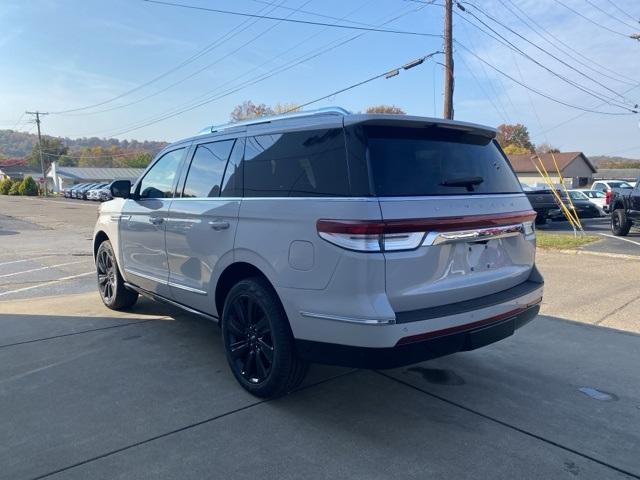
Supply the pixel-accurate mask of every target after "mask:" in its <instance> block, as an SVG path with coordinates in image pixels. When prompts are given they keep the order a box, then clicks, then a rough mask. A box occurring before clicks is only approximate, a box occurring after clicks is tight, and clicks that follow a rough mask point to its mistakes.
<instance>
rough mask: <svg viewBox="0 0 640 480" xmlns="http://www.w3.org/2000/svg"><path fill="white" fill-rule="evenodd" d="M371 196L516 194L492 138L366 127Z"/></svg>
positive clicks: (511, 175) (517, 187)
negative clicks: (372, 191) (371, 185)
mask: <svg viewBox="0 0 640 480" xmlns="http://www.w3.org/2000/svg"><path fill="white" fill-rule="evenodd" d="M365 131H366V135H367V145H368V151H369V162H370V166H371V175H372V179H373V186H374V189H375V194H376V195H378V196H381V197H387V196H420V195H474V194H475V195H477V194H488V193H519V192H521V191H522V189H521V186H520V184H519V182H518V179H517V178H516V176H515V174H514V173H513V171H512V170H511V167H510V165H509V164H508V162H507V160H506V159H505V157H504V156H503V155H502V154H501V152H500V150H499V149H498V147H497V145H496V144H495V143H494V141H493V140H492V139H489V138H486V137H482V136H479V135H472V134H469V133H466V132H460V131H455V130H451V129H443V128H430V129H414V128H397V127H365Z"/></svg>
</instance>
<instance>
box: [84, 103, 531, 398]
mask: <svg viewBox="0 0 640 480" xmlns="http://www.w3.org/2000/svg"><path fill="white" fill-rule="evenodd" d="M495 135H496V132H495V130H494V129H492V128H489V127H484V126H480V125H474V124H469V123H463V122H455V121H448V120H436V119H432V118H422V117H411V116H405V115H383V114H363V115H354V114H348V113H346V112H345V111H344V110H341V109H340V110H330V111H322V112H316V113H309V112H306V113H299V114H294V115H286V116H280V117H273V118H260V119H257V120H253V121H248V122H243V123H240V124H233V125H229V126H223V127H213V128H210V129H207V130H206V132H205V133H203V134H201V135H198V136H195V137H193V138H189V139H186V140H183V141H179V142H177V143H174V144H172V145H170V146H168V147H166V148H165V149H164V150H163V151H162V152H161V153H160V154H159V155H158V156H157V157H156V158H155V160H154V161H153V162H152V163H151V164H150V166H149V167H148V168H147V169H146V171H145V173H144V174H143V175H142V176H141V178H140V179H139V180H138V181H137V182H136V183H135V184H134V185H133V186H132V185H131V183H130V182H129V181H126V180H121V181H117V182H114V183H112V184H111V192H112V194H113V196H114V197H115V198H114V200H113V201H111V202H106V203H103V204H102V205H101V206H100V209H99V218H98V220H97V223H96V228H95V234H94V255H95V260H96V269H97V282H98V289H99V292H100V296H101V298H102V301H103V302H104V304H105V305H106V306H107V307H109V308H112V309H126V308H128V307H131V306H132V305H133V304H134V303H135V302H136V300H137V298H138V294H143V295H147V296H150V297H152V298H155V299H158V300H161V301H164V302H168V303H170V304H172V305H175V306H177V307H180V308H183V309H184V310H186V311H188V312H190V313H192V314H198V315H201V316H203V317H206V318H209V319H212V320H215V321H218V322H219V323H220V325H221V327H222V343H223V346H224V349H225V351H226V356H227V361H228V363H229V366H230V368H231V371H232V372H233V375H234V376H235V378H236V379H237V381H238V382H239V383H240V384H241V385H242V386H243V387H244V388H245V389H246V390H248V391H249V392H251V393H252V394H254V395H257V396H260V397H272V396H276V395H281V394H283V393H285V392H288V391H290V390H291V389H293V388H295V387H296V386H297V385H299V384H300V382H301V381H302V379H303V378H304V376H305V374H306V371H307V366H308V364H309V362H320V363H328V364H336V365H347V366H353V367H363V368H391V367H398V366H401V365H407V364H411V363H416V362H421V361H424V360H426V359H430V358H434V357H438V356H442V355H446V354H450V353H454V352H457V351H462V350H473V349H476V348H479V347H482V346H484V345H487V344H490V343H492V342H495V341H498V340H501V339H503V338H505V337H508V336H510V335H512V334H513V333H514V330H516V329H517V328H519V327H521V326H522V325H524V324H526V323H527V322H529V321H530V320H532V319H533V318H534V317H535V316H536V314H537V313H538V310H539V304H540V302H541V300H542V291H543V280H542V277H541V275H540V273H539V272H538V270H537V268H536V266H535V229H534V225H533V222H534V219H535V212H534V211H533V210H532V209H531V205H530V203H529V200H528V199H527V197H526V195H525V194H524V193H523V192H522V189H521V187H520V184H519V183H518V180H517V178H516V176H515V174H514V173H513V170H512V169H511V168H510V166H509V163H508V161H507V158H506V156H505V155H504V153H503V152H502V151H501V149H500V147H499V145H498V144H497V142H496V141H495Z"/></svg>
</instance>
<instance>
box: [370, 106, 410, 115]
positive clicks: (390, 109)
mask: <svg viewBox="0 0 640 480" xmlns="http://www.w3.org/2000/svg"><path fill="white" fill-rule="evenodd" d="M366 113H391V114H394V115H406V113H407V112H405V111H404V110H402V109H401V108H400V107H397V106H395V105H384V104H380V105H372V106H370V107H369V108H367V110H366Z"/></svg>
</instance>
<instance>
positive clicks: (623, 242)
mask: <svg viewBox="0 0 640 480" xmlns="http://www.w3.org/2000/svg"><path fill="white" fill-rule="evenodd" d="M580 221H581V223H582V227H583V228H584V231H585V233H587V234H590V235H596V236H598V237H600V239H601V240H600V241H598V242H595V243H591V244H589V245H586V246H584V247H582V250H585V251H590V252H601V253H613V254H616V255H640V229H638V228H633V229H631V232H629V235H627V236H626V237H616V236H614V235H612V234H611V217H609V216H608V215H607V216H605V217H600V218H584V219H581V220H580ZM537 228H538V229H540V230H541V231H545V232H554V233H566V234H571V235H573V229H572V228H571V225H569V222H567V221H553V222H552V221H547V224H546V225H543V226H538V227H537Z"/></svg>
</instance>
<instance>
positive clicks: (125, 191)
mask: <svg viewBox="0 0 640 480" xmlns="http://www.w3.org/2000/svg"><path fill="white" fill-rule="evenodd" d="M109 190H111V196H112V197H113V198H117V197H119V198H129V196H130V195H131V182H130V181H129V180H116V181H115V182H113V183H112V184H111V186H110V187H109Z"/></svg>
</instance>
